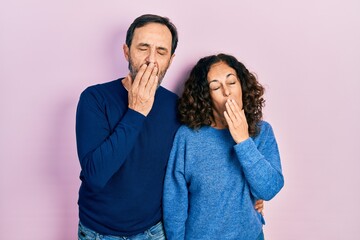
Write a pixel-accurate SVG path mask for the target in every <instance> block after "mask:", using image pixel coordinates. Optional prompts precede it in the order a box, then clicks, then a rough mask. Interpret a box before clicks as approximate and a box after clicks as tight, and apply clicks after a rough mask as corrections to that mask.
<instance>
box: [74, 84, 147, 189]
mask: <svg viewBox="0 0 360 240" xmlns="http://www.w3.org/2000/svg"><path fill="white" fill-rule="evenodd" d="M124 111H126V112H125V114H124V115H123V117H122V119H121V120H120V121H119V123H118V125H117V126H116V127H115V129H110V125H109V122H108V116H107V115H106V107H105V103H104V99H103V98H102V96H101V95H100V94H99V93H98V92H97V91H96V89H94V88H90V89H89V88H88V89H87V90H85V91H84V92H83V93H82V94H81V96H80V100H79V103H78V107H77V112H76V141H77V150H78V155H79V160H80V165H81V175H82V177H83V178H84V179H83V181H85V182H86V183H87V184H88V185H89V186H90V187H91V188H92V189H93V190H94V191H100V190H101V189H102V188H103V187H104V186H105V185H106V183H107V182H108V181H109V179H110V178H111V177H112V176H113V175H114V173H115V172H116V171H118V170H119V168H120V167H121V166H122V164H123V163H124V161H125V159H126V157H127V155H128V153H129V152H130V150H131V149H132V147H133V146H134V144H135V141H136V137H137V136H138V134H139V132H140V129H141V127H142V123H143V121H144V119H145V117H144V116H143V115H141V114H140V113H138V112H136V111H133V110H131V109H125V110H124Z"/></svg>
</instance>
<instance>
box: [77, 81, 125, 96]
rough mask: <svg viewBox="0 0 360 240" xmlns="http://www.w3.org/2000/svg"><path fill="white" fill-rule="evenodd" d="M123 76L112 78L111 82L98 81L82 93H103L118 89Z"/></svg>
mask: <svg viewBox="0 0 360 240" xmlns="http://www.w3.org/2000/svg"><path fill="white" fill-rule="evenodd" d="M121 79H122V78H119V79H116V80H112V81H109V82H104V83H98V84H94V85H90V86H88V87H87V88H85V90H84V91H83V92H82V93H81V95H85V96H86V95H102V94H103V93H104V92H112V91H114V90H115V91H118V89H119V88H120V85H121V84H120V83H121V81H120V80H121Z"/></svg>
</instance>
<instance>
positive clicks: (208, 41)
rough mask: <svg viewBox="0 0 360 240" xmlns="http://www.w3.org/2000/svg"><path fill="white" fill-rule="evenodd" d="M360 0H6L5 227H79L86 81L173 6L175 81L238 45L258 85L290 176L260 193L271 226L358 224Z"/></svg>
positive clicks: (355, 233)
mask: <svg viewBox="0 0 360 240" xmlns="http://www.w3.org/2000/svg"><path fill="white" fill-rule="evenodd" d="M359 12H360V2H359V1H358V0H353V1H351V0H338V1H332V0H318V1H310V0H305V1H279V0H275V1H261V2H260V1H249V0H247V1H237V0H233V1H227V0H224V1H209V0H197V1H193V0H191V1H190V0H189V1H178V2H171V1H165V0H164V1H161V0H153V1H118V0H117V1H115V0H108V1H69V0H68V1H48V0H32V1H26V0H17V1H2V4H1V8H0V81H1V82H0V104H1V105H0V106H1V118H0V127H1V130H0V161H1V168H0V180H1V181H0V215H1V216H0V237H1V238H3V239H16V240H17V239H44V240H45V239H54V240H63V239H76V230H77V221H78V218H77V203H76V201H77V191H78V187H79V184H80V181H79V177H78V176H79V171H80V168H79V164H78V159H77V154H76V146H75V133H74V125H75V111H76V104H77V100H78V97H79V94H80V93H81V91H82V90H83V89H84V88H85V87H87V86H88V85H92V84H96V83H102V82H106V81H110V80H113V79H115V78H118V77H120V76H124V74H126V73H127V63H126V62H125V61H124V58H123V54H122V44H123V43H124V36H125V31H126V30H127V27H128V25H129V24H130V23H131V21H132V20H133V19H134V18H135V17H137V16H138V15H140V14H143V13H156V14H160V15H166V16H168V17H170V18H171V19H172V20H173V22H174V23H175V24H176V25H177V27H178V30H179V33H180V41H179V47H178V50H177V52H176V57H175V59H174V62H173V65H172V66H171V68H170V70H169V72H168V75H167V77H166V78H165V80H164V86H165V87H167V88H169V89H170V90H173V91H175V92H177V93H179V92H180V90H181V85H182V83H183V80H184V77H185V76H186V74H187V73H188V71H189V68H190V67H191V66H192V65H193V64H194V63H195V62H196V61H197V60H198V58H199V57H202V56H204V55H207V54H212V53H217V52H226V53H231V54H233V55H235V56H237V57H238V58H239V59H240V60H242V61H243V62H244V63H245V65H247V66H248V67H249V68H250V70H252V71H254V72H256V73H257V75H258V77H259V80H260V82H262V83H263V84H264V85H265V86H266V88H267V92H266V99H267V105H266V108H265V119H266V120H268V121H269V122H270V123H271V124H272V125H273V127H274V130H275V134H276V136H277V139H278V142H279V146H280V151H281V156H282V164H283V172H284V175H285V187H284V188H283V190H282V191H281V192H280V193H279V195H277V196H276V197H275V198H274V199H273V200H271V201H270V202H268V203H266V205H265V217H266V221H267V224H266V226H265V227H264V230H265V234H266V238H267V239H273V240H275V239H276V240H291V239H298V240H304V239H306V240H315V239H316V240H317V239H327V240H335V239H355V238H359V235H360V222H359V219H358V218H359V215H360V206H359V202H360V174H359V170H360V157H359V148H360V141H359V136H360V128H359V123H360V107H359V104H360V97H359V94H358V91H359V89H360V70H359V69H360V67H359V65H360V44H359V43H360V14H359Z"/></svg>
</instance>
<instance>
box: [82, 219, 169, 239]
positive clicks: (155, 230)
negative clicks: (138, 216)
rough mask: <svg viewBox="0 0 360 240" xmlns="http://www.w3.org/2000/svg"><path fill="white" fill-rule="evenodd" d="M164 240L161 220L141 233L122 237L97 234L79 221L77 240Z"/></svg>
mask: <svg viewBox="0 0 360 240" xmlns="http://www.w3.org/2000/svg"><path fill="white" fill-rule="evenodd" d="M125 239H126V240H165V234H164V227H163V224H162V222H159V223H158V224H156V225H154V226H152V227H151V228H149V229H148V230H146V231H145V232H143V233H139V234H137V235H133V236H129V237H124V236H111V235H102V234H99V233H97V232H95V231H93V230H91V229H89V228H87V227H85V226H84V225H82V224H81V223H79V229H78V240H125Z"/></svg>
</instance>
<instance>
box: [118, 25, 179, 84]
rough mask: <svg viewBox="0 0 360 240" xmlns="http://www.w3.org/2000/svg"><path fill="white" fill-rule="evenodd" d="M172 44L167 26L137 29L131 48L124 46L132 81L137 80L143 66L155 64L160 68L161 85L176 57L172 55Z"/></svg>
mask: <svg viewBox="0 0 360 240" xmlns="http://www.w3.org/2000/svg"><path fill="white" fill-rule="evenodd" d="M171 43H172V35H171V32H170V30H169V29H168V28H167V27H166V26H165V25H162V24H160V23H149V24H146V25H145V26H143V27H140V28H136V29H135V31H134V36H133V39H132V43H131V46H130V48H129V47H128V46H127V45H126V44H125V45H124V54H125V58H126V59H127V60H128V62H129V70H130V74H131V77H132V79H135V77H136V75H137V73H138V71H139V69H140V67H141V66H142V65H143V64H149V63H150V62H153V63H154V64H155V65H156V66H157V67H158V68H159V73H158V76H159V84H160V83H161V81H162V79H163V78H164V75H165V73H166V71H167V69H168V68H169V66H170V64H171V61H172V59H173V57H174V55H171Z"/></svg>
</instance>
